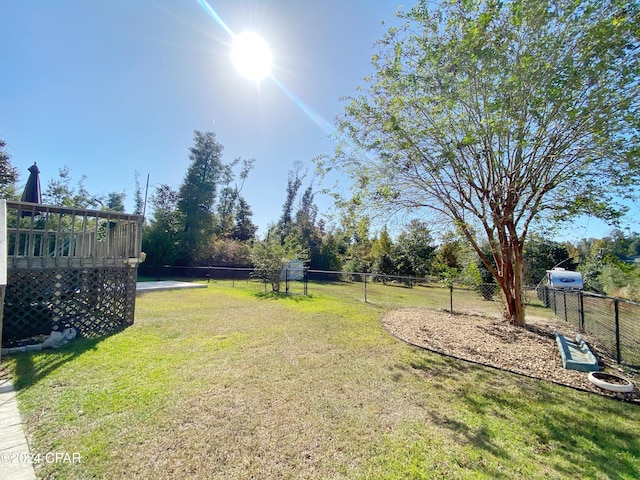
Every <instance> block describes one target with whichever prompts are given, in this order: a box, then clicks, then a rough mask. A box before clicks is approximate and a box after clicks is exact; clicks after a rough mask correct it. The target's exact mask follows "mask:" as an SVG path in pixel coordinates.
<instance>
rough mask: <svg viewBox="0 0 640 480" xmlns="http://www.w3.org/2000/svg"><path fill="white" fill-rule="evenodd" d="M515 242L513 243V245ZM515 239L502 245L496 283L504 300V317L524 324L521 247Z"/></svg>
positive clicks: (515, 322)
mask: <svg viewBox="0 0 640 480" xmlns="http://www.w3.org/2000/svg"><path fill="white" fill-rule="evenodd" d="M514 243H515V245H514ZM520 243H521V242H518V241H517V240H515V241H511V242H509V245H508V246H507V247H506V248H504V247H503V255H502V265H501V268H500V270H501V273H502V275H500V276H499V278H498V284H499V285H500V289H501V290H502V298H503V300H504V317H505V320H507V321H508V322H509V323H510V324H511V325H516V326H518V327H524V326H525V311H524V300H523V298H522V266H523V258H522V247H521V245H520Z"/></svg>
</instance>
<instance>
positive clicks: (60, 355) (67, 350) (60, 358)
mask: <svg viewBox="0 0 640 480" xmlns="http://www.w3.org/2000/svg"><path fill="white" fill-rule="evenodd" d="M122 331H123V330H122V329H121V330H116V331H113V332H111V333H110V334H108V335H104V336H101V337H99V338H81V339H78V340H76V341H74V342H71V343H68V344H67V345H64V346H62V347H59V348H56V349H54V350H38V351H32V352H22V353H18V354H15V355H12V357H10V358H12V361H13V362H14V365H15V366H14V368H13V375H14V382H13V385H14V388H15V389H16V391H20V390H22V389H25V388H29V387H30V386H32V385H35V384H36V383H38V382H39V381H40V380H42V379H44V378H45V377H47V376H48V375H49V374H51V373H53V372H54V371H56V370H57V369H58V368H60V367H63V366H64V364H66V363H67V362H69V361H71V360H74V359H75V358H77V357H79V356H81V355H83V354H84V353H86V352H89V351H93V350H95V349H96V347H97V345H98V344H99V343H100V342H102V341H103V340H105V339H106V338H108V337H110V336H112V335H115V334H117V333H120V332H122Z"/></svg>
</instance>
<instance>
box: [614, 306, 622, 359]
mask: <svg viewBox="0 0 640 480" xmlns="http://www.w3.org/2000/svg"><path fill="white" fill-rule="evenodd" d="M618 303H619V302H618V299H617V298H614V299H613V315H614V317H615V322H616V362H618V363H620V362H621V361H622V355H620V308H619V306H618Z"/></svg>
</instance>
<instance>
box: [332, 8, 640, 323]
mask: <svg viewBox="0 0 640 480" xmlns="http://www.w3.org/2000/svg"><path fill="white" fill-rule="evenodd" d="M639 12H640V5H639V4H638V3H637V2H633V1H617V0H604V1H603V0H586V1H573V2H556V1H552V0H541V1H535V2H531V1H524V0H521V1H519V0H505V1H495V0H481V1H466V0H463V1H460V0H443V1H442V2H439V3H437V4H434V3H433V2H428V1H425V0H423V1H420V2H418V4H417V5H416V6H415V7H413V8H411V9H410V10H408V11H407V12H405V13H400V14H399V15H400V18H401V19H402V20H403V22H404V24H403V25H402V26H401V27H399V28H392V29H391V30H390V31H389V32H388V33H387V35H386V36H385V37H384V38H383V39H382V40H381V41H380V42H379V52H378V53H377V54H376V55H374V57H373V67H374V73H373V75H372V76H371V77H369V78H367V79H365V80H366V82H367V86H366V87H365V88H363V89H362V91H361V92H360V94H359V95H358V96H356V97H354V98H352V99H351V101H350V103H349V104H348V105H347V107H346V112H345V116H344V118H343V120H342V122H341V129H342V132H344V133H345V134H346V137H347V138H349V142H348V143H346V145H345V146H343V147H342V148H341V149H339V150H338V151H337V154H336V158H335V162H334V163H335V164H336V165H337V166H339V167H342V168H343V169H345V170H347V171H348V172H349V173H350V174H351V175H352V177H353V178H354V180H355V181H354V186H355V188H357V189H358V190H359V191H360V192H361V193H360V195H361V197H364V196H365V194H366V195H367V199H368V203H369V204H376V205H378V206H384V207H389V208H395V209H398V208H399V209H410V210H411V211H412V213H413V214H414V215H418V214H419V212H420V211H425V212H426V211H431V212H433V213H435V214H436V219H440V220H445V221H447V222H448V223H449V224H450V225H455V227H456V228H457V229H458V230H459V232H460V233H461V234H462V235H463V236H464V237H465V238H466V240H467V241H468V242H469V243H470V244H471V245H472V247H473V249H474V250H475V251H476V252H477V254H478V255H479V257H480V259H481V260H482V262H483V263H484V264H485V266H486V267H487V269H489V271H490V272H491V274H492V275H493V277H494V278H495V279H496V282H497V284H498V285H499V287H500V290H501V292H502V296H503V299H504V304H505V318H506V319H507V320H508V321H509V322H511V323H512V324H516V325H524V323H525V315H524V304H523V299H522V295H521V288H522V278H523V276H522V267H523V247H524V243H525V240H526V238H527V234H528V231H529V229H530V227H531V226H532V225H533V224H534V223H535V222H553V221H557V220H559V219H565V218H569V217H571V216H573V215H577V214H590V215H594V216H597V217H599V218H604V219H607V220H615V219H616V218H618V217H619V216H620V215H621V214H622V213H623V212H624V207H623V206H622V205H621V204H618V203H616V199H619V198H625V197H627V198H628V197H630V196H633V195H635V192H634V191H633V188H632V187H633V185H637V184H638V178H639V171H640V168H639V167H640V162H639V155H638V153H639V149H640V147H639V145H640V142H639V140H640V134H639V127H640V114H639V113H640V112H639V111H638V106H639V102H640V87H639V83H640V82H639V76H638V73H639V70H640V61H639V60H640V58H639V57H640V39H639V36H638V24H640V13H639ZM354 151H355V153H354ZM363 151H364V152H363ZM483 242H488V244H489V246H490V252H491V254H490V255H489V256H488V255H487V254H486V253H485V252H484V251H483V249H482V248H481V246H482V244H483Z"/></svg>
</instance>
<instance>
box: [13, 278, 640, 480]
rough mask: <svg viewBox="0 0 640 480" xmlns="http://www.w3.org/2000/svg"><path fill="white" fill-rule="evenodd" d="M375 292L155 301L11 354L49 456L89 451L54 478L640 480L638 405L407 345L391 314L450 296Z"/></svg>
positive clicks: (218, 292) (36, 441)
mask: <svg viewBox="0 0 640 480" xmlns="http://www.w3.org/2000/svg"><path fill="white" fill-rule="evenodd" d="M360 288H362V285H361V284H345V285H330V284H325V285H319V284H313V285H310V288H309V291H310V294H311V296H310V297H304V296H300V295H294V296H284V295H276V294H271V293H266V294H265V293H264V292H263V291H262V287H261V285H259V284H255V283H244V282H236V284H235V287H232V286H231V283H230V282H229V283H226V282H212V283H211V284H210V285H209V288H208V289H206V290H205V289H201V290H186V291H185V290H182V291H167V292H150V293H145V294H143V295H141V296H139V297H138V299H137V305H136V322H135V324H134V325H133V326H132V327H130V328H128V329H126V330H124V331H122V332H120V333H118V334H115V335H112V336H110V337H107V338H104V339H102V340H99V341H98V340H81V341H77V342H75V343H73V344H71V345H69V346H67V347H64V348H62V349H60V350H58V351H55V352H33V353H24V354H19V355H16V356H14V357H10V358H9V359H7V360H5V361H4V362H3V369H4V370H5V371H6V372H8V373H9V374H10V375H11V376H12V377H13V379H14V382H15V386H16V388H17V390H18V401H19V406H20V410H21V412H22V415H23V418H24V420H25V422H26V428H27V432H28V435H29V436H30V443H31V446H32V449H33V450H34V452H40V453H41V454H45V453H47V452H52V451H55V452H68V453H74V452H78V453H80V454H81V455H82V461H81V463H80V464H75V465H72V464H68V463H66V464H63V463H57V464H45V465H41V466H39V468H38V469H37V474H38V476H39V477H40V478H54V477H55V478H65V479H85V478H101V479H120V478H154V479H156V478H160V479H163V478H167V479H169V478H171V479H174V478H175V479H180V478H219V479H229V478H231V479H233V478H261V479H262V478H290V479H298V478H314V479H315V478H317V479H325V478H349V479H406V478H413V479H421V478H425V479H426V478H447V479H449V478H473V479H485V478H486V479H493V478H504V479H511V478H527V479H529V478H558V479H560V478H602V479H605V478H615V479H625V478H628V479H632V478H638V477H639V476H640V409H639V408H638V406H637V405H630V404H625V403H622V402H619V401H615V400H611V399H607V398H603V397H600V396H597V395H593V394H588V393H584V392H579V391H575V390H573V389H570V388H564V387H560V386H557V385H554V384H551V383H547V382H542V381H535V380H532V379H528V378H524V377H520V376H517V375H514V374H509V373H503V372H499V371H496V370H493V369H489V368H484V367H481V366H477V365H473V364H469V363H465V362H460V361H456V360H453V359H450V358H447V357H443V356H440V355H436V354H431V353H428V352H423V351H420V350H417V349H415V348H412V347H409V346H407V345H404V344H403V343H401V342H399V341H397V340H395V339H393V338H391V337H390V336H389V335H388V334H387V333H386V332H385V331H384V330H383V329H382V327H381V326H380V318H381V316H382V315H383V314H384V313H385V312H386V311H388V310H389V309H390V308H392V307H394V306H398V305H407V306H429V305H428V304H429V302H433V303H438V302H440V301H441V299H438V298H437V299H435V300H433V299H432V300H429V299H428V295H426V293H427V292H426V290H427V289H424V288H422V289H421V288H414V289H408V288H401V287H384V286H381V285H372V286H370V287H369V288H370V289H371V290H370V291H369V293H370V294H371V295H368V299H369V300H370V302H371V303H365V302H364V301H363V297H362V295H359V294H358V292H359V291H360ZM444 298H445V299H446V298H448V297H446V296H445V297H444ZM432 306H434V307H436V308H441V307H440V306H439V305H435V304H434V305H432Z"/></svg>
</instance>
